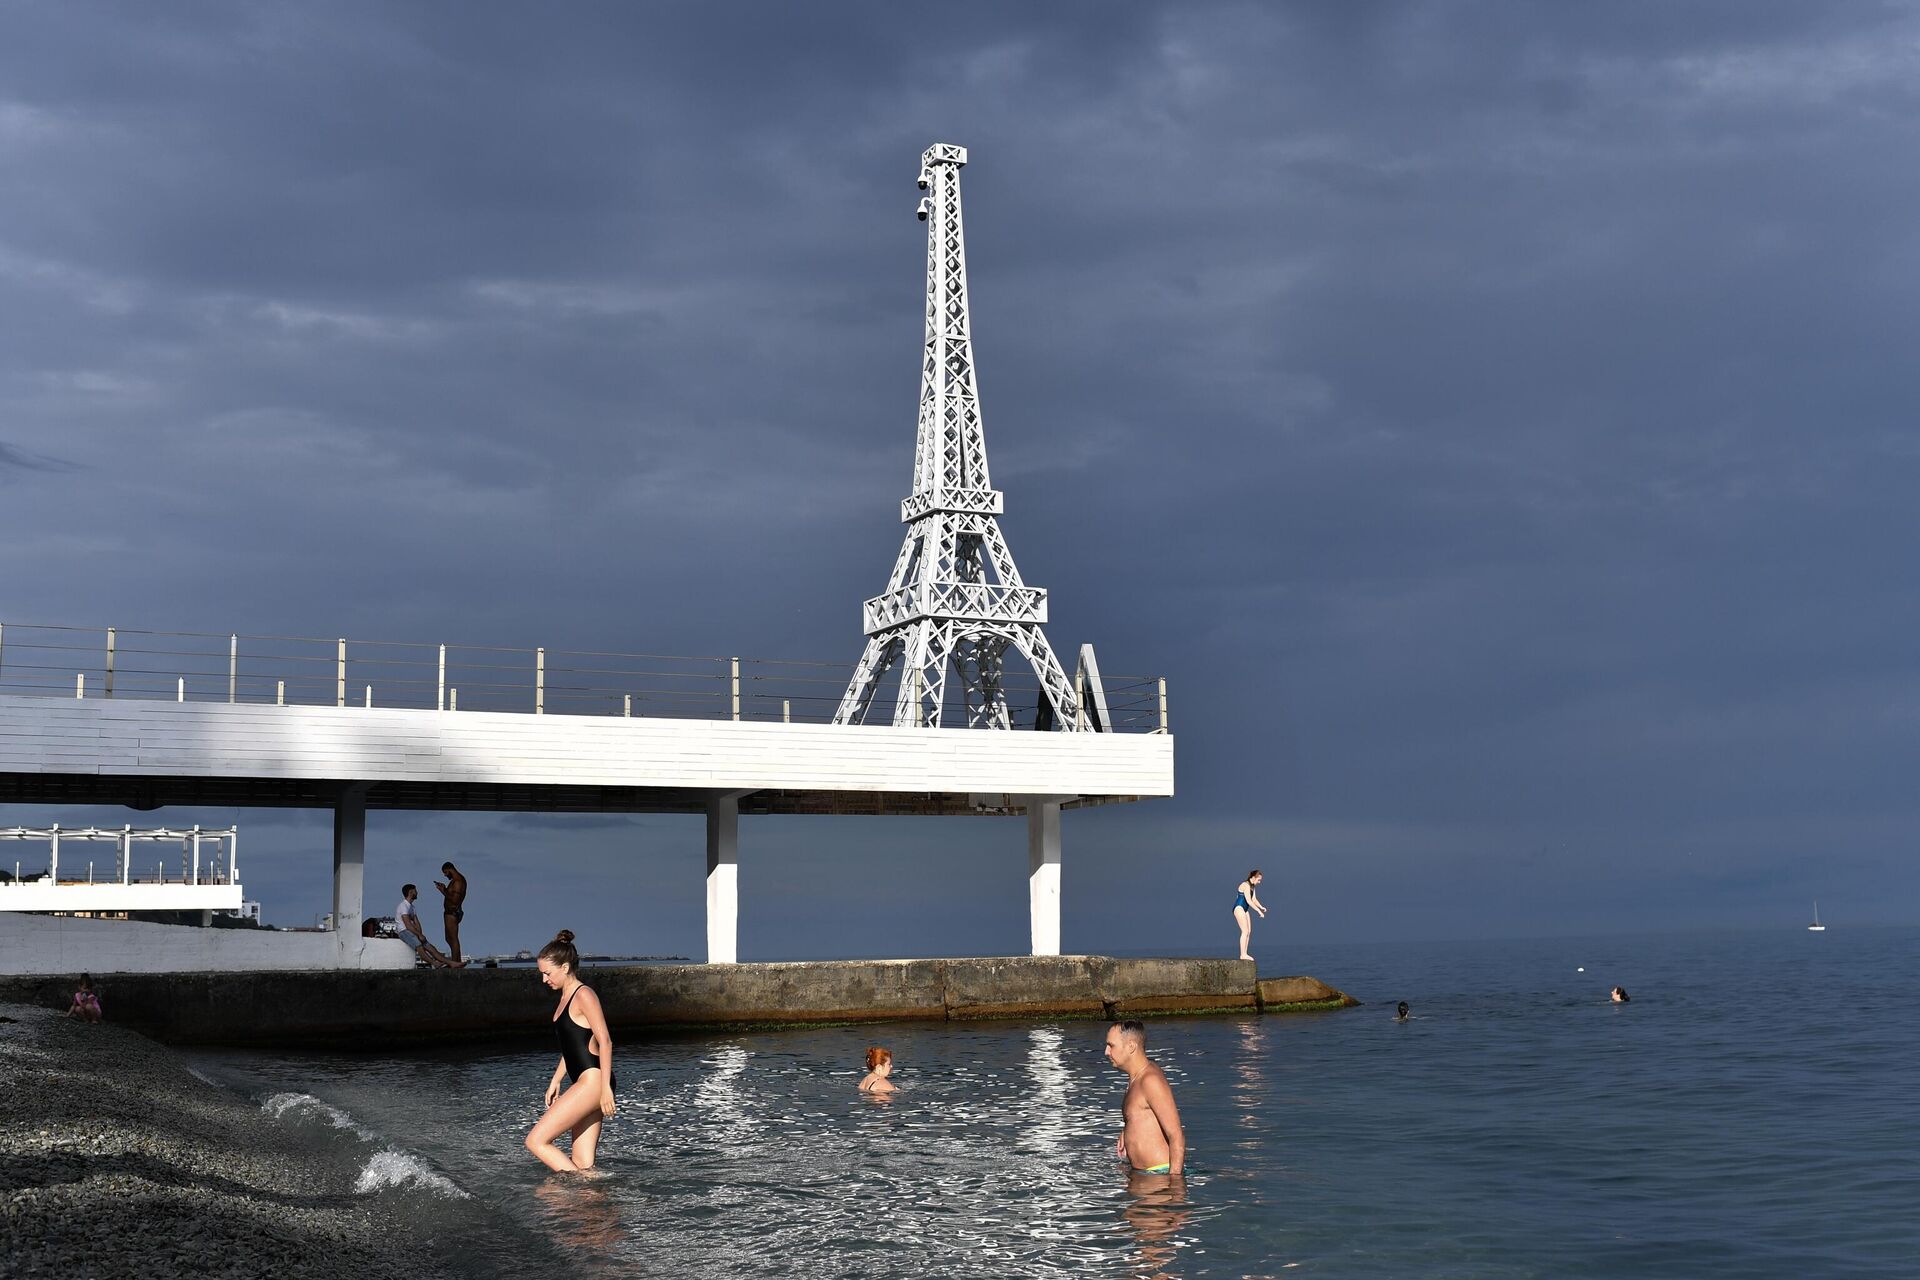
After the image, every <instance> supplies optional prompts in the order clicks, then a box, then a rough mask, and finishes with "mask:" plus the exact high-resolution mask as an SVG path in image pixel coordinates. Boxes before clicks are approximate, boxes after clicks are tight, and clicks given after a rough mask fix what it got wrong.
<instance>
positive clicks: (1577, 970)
mask: <svg viewBox="0 0 1920 1280" xmlns="http://www.w3.org/2000/svg"><path fill="white" fill-rule="evenodd" d="M1586 971H1587V966H1585V965H1581V966H1580V967H1579V968H1578V969H1575V970H1574V972H1575V973H1585V972H1586Z"/></svg>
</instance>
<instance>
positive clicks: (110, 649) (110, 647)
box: [105, 627, 114, 698]
mask: <svg viewBox="0 0 1920 1280" xmlns="http://www.w3.org/2000/svg"><path fill="white" fill-rule="evenodd" d="M113 648H114V629H113V628H112V627H108V628H107V688H106V695H105V696H107V697H109V698H111V697H112V696H113Z"/></svg>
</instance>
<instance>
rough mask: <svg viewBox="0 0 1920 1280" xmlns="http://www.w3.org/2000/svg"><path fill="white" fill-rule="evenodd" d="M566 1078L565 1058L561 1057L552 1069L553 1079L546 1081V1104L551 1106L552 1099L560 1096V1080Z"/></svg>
mask: <svg viewBox="0 0 1920 1280" xmlns="http://www.w3.org/2000/svg"><path fill="white" fill-rule="evenodd" d="M566 1078H567V1060H566V1059H565V1058H562V1059H560V1065H559V1066H557V1067H555V1068H554V1069H553V1079H551V1080H549V1081H547V1105H548V1106H552V1105H553V1100H554V1099H555V1098H557V1097H559V1096H560V1082H561V1081H562V1080H565V1079H566Z"/></svg>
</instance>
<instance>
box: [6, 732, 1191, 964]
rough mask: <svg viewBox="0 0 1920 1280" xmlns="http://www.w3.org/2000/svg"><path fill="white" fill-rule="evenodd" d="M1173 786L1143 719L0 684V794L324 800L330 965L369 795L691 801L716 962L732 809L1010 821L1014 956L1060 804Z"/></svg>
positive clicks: (545, 808) (1041, 928)
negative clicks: (1002, 723)
mask: <svg viewBox="0 0 1920 1280" xmlns="http://www.w3.org/2000/svg"><path fill="white" fill-rule="evenodd" d="M1172 794H1173V738H1172V736H1171V735H1169V734H1161V733H1057V732H1056V733H1048V732H1017V731H1016V732H990V731H988V732H983V731H980V730H970V729H931V728H924V727H922V728H905V729H898V728H894V727H892V726H890V725H832V724H800V723H791V722H786V721H771V722H767V721H747V720H691V719H666V718H661V719H648V718H641V717H627V716H586V715H568V716H561V715H530V714H514V713H501V712H468V711H437V710H430V709H429V710H409V709H398V708H381V707H373V708H368V707H364V706H358V707H356V706H345V707H341V706H319V707H315V706H281V705H273V704H269V705H258V704H248V703H241V702H234V703H226V702H180V701H172V702H169V701H158V700H152V699H132V698H114V699H111V700H109V699H106V698H85V699H79V698H63V697H48V696H19V695H0V801H6V802H12V803H16V804H62V803H70V804H96V805H97V804H115V805H129V806H132V807H134V808H136V809H151V808H154V807H157V806H161V805H169V804H197V805H212V806H228V805H237V806H272V807H294V808H326V809H330V810H332V811H333V815H334V851H333V859H334V892H335V898H334V927H335V935H336V937H337V939H338V941H339V946H340V949H341V952H342V955H341V962H342V963H343V964H346V965H349V966H355V965H357V964H359V963H360V954H359V953H360V952H361V951H362V950H363V947H362V943H363V941H365V940H363V939H362V938H361V937H360V936H359V935H360V923H361V920H362V918H363V916H364V903H363V897H364V889H363V885H362V873H363V866H364V861H365V843H366V814H367V810H369V809H473V810H495V811H531V812H565V813H606V812H625V813H687V814H694V813H698V814H703V815H705V817H706V821H707V840H706V859H707V878H708V892H707V938H708V955H707V959H708V960H709V961H711V962H715V963H732V962H733V961H734V960H735V959H736V958H737V955H738V949H737V945H736V942H735V939H736V936H737V923H736V922H737V917H738V901H739V899H738V894H739V861H740V841H739V831H740V818H741V816H742V815H749V816H751V815H760V814H926V815H942V814H947V815H963V814H978V815H1016V814H1024V815H1026V817H1027V818H1028V829H1029V846H1030V849H1031V853H1032V877H1031V881H1030V886H1029V890H1030V893H1029V896H1030V906H1031V913H1032V921H1033V951H1034V954H1036V955H1054V954H1058V953H1059V950H1060V874H1061V842H1060V814H1061V811H1062V810H1064V809H1073V808H1079V807H1083V806H1087V805H1094V804H1106V803H1113V802H1117V801H1127V800H1134V799H1140V798H1144V797H1150V796H1169V795H1172ZM749 879H750V877H749ZM234 905H237V899H236V903H235V904H234Z"/></svg>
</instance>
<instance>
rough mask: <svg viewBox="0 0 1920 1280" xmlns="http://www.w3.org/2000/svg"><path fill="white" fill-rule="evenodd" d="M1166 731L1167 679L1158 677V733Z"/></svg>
mask: <svg viewBox="0 0 1920 1280" xmlns="http://www.w3.org/2000/svg"><path fill="white" fill-rule="evenodd" d="M1166 731H1167V678H1166V677H1165V676H1161V677H1160V732H1162V733H1165V732H1166Z"/></svg>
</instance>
